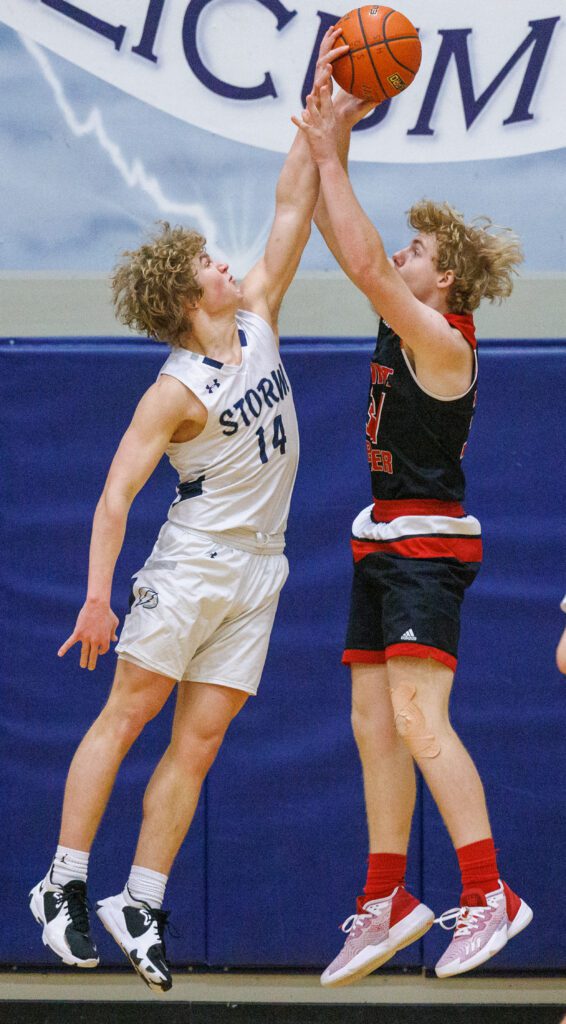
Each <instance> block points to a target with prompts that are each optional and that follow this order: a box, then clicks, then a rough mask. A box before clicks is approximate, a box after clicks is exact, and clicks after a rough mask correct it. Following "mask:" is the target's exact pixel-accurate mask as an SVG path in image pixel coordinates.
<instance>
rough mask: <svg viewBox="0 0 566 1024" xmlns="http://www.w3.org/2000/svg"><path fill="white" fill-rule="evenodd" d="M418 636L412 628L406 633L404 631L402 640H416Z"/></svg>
mask: <svg viewBox="0 0 566 1024" xmlns="http://www.w3.org/2000/svg"><path fill="white" fill-rule="evenodd" d="M416 639H417V638H416V636H415V634H414V633H413V630H412V629H408V630H407V632H406V633H403V636H402V637H401V640H416Z"/></svg>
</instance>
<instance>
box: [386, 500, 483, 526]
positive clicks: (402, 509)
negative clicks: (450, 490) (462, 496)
mask: <svg viewBox="0 0 566 1024" xmlns="http://www.w3.org/2000/svg"><path fill="white" fill-rule="evenodd" d="M465 515H466V513H465V511H464V508H463V506H462V505H460V504H459V503H458V502H457V501H437V500H436V499H435V498H402V499H401V500H400V501H389V500H382V499H381V498H374V499H373V513H372V517H373V519H374V520H375V522H376V523H390V522H391V520H392V519H397V516H451V517H452V518H454V519H459V518H460V516H465Z"/></svg>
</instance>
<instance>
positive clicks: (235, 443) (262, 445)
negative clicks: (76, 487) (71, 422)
mask: <svg viewBox="0 0 566 1024" xmlns="http://www.w3.org/2000/svg"><path fill="white" fill-rule="evenodd" d="M236 323H237V325H238V332H239V336H240V344H241V346H242V361H241V364H240V365H239V366H232V365H230V364H228V363H220V362H218V361H217V360H215V359H210V358H208V357H205V356H201V355H198V354H197V353H196V352H190V351H189V350H188V349H175V350H174V351H173V352H172V353H171V355H170V356H169V358H168V360H167V362H166V363H165V364H164V366H163V367H162V368H161V371H160V373H166V374H169V376H171V377H176V378H177V380H180V381H182V383H183V384H185V385H186V386H187V387H188V388H190V390H191V391H192V392H193V393H194V394H195V395H197V397H198V398H200V400H201V402H202V403H203V405H205V406H206V408H207V410H208V419H207V421H206V426H205V428H204V430H203V431H202V432H201V433H200V434H199V435H198V437H196V438H194V439H193V440H192V441H184V442H181V443H179V444H173V443H172V444H170V445H169V447H168V448H167V455H168V457H169V460H170V462H171V465H172V466H173V467H174V468H175V469H176V470H177V472H178V473H179V485H178V487H177V498H176V499H175V501H174V502H173V504H172V505H171V508H170V510H169V515H168V518H169V519H170V520H171V522H174V523H178V524H179V525H180V526H186V527H189V528H190V529H193V530H202V531H205V532H207V531H208V532H214V533H218V532H224V531H226V530H238V531H246V532H247V531H250V533H252V534H253V533H255V534H262V535H267V536H272V535H278V534H282V533H283V531H284V530H285V526H286V523H287V516H288V514H289V504H290V501H291V492H292V490H293V484H294V482H295V476H296V472H297V463H298V457H299V433H298V426H297V417H296V413H295V406H294V403H293V395H292V392H291V386H290V384H289V381H288V379H287V375H286V373H285V370H284V369H283V365H282V362H281V356H280V354H279V349H278V346H277V339H276V337H275V335H274V333H273V331H272V329H271V327H270V326H269V324H267V323H266V322H265V320H263V319H262V317H260V316H257V314H255V313H250V312H247V311H243V310H239V311H238V312H237V314H236Z"/></svg>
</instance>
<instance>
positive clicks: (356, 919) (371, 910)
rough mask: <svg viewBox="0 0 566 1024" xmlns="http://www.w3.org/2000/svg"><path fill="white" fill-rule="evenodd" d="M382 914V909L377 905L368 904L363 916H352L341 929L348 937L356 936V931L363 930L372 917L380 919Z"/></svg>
mask: <svg viewBox="0 0 566 1024" xmlns="http://www.w3.org/2000/svg"><path fill="white" fill-rule="evenodd" d="M380 914H381V907H380V906H378V905H377V903H376V902H375V903H366V905H365V907H364V911H363V913H362V914H359V913H358V914H350V917H347V918H346V920H345V921H344V922H343V923H342V924H341V925H340V928H341V929H342V931H343V932H345V934H346V935H348V934H352V935H355V934H356V930H357V929H358V928H361V927H362V925H364V924H365V923H366V921H367V920H368V918H370V917H372V916H373V917H379V915H380Z"/></svg>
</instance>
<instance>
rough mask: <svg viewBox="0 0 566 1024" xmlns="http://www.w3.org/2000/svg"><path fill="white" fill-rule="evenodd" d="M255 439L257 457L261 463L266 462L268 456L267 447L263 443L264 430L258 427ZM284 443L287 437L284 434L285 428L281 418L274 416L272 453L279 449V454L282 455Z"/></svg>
mask: <svg viewBox="0 0 566 1024" xmlns="http://www.w3.org/2000/svg"><path fill="white" fill-rule="evenodd" d="M256 437H257V443H258V447H259V457H260V459H261V461H262V462H268V461H269V454H268V451H267V445H266V442H265V430H264V428H263V427H260V428H259V430H256ZM286 443H287V435H286V434H285V427H284V426H283V417H282V416H276V417H275V419H274V420H273V440H272V447H273V451H277V449H279V454H280V455H284V454H285V445H286Z"/></svg>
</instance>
